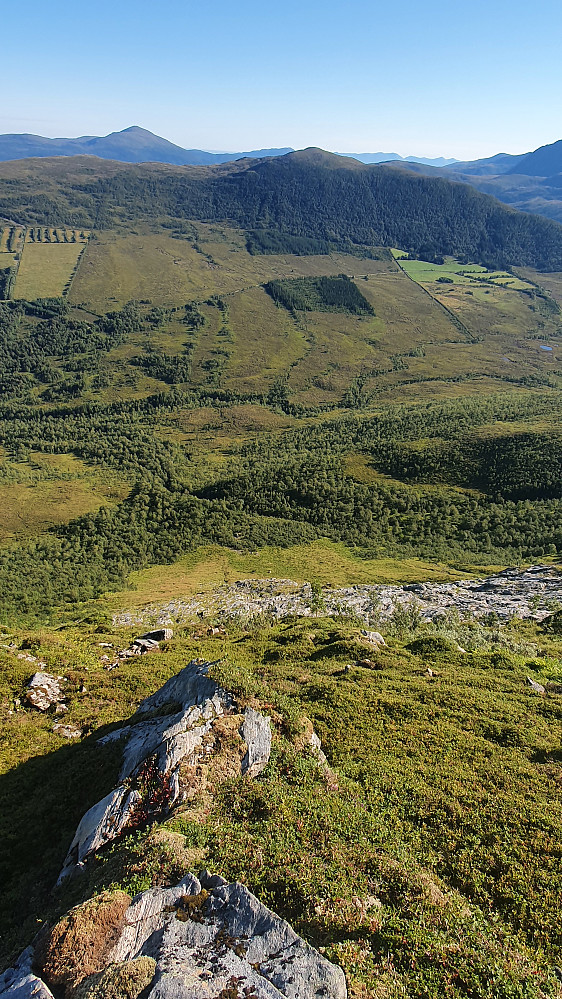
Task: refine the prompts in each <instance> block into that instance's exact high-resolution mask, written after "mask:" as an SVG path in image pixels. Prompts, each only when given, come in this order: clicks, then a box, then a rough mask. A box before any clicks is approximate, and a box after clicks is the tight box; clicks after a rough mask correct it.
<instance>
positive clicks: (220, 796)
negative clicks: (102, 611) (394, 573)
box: [0, 617, 562, 999]
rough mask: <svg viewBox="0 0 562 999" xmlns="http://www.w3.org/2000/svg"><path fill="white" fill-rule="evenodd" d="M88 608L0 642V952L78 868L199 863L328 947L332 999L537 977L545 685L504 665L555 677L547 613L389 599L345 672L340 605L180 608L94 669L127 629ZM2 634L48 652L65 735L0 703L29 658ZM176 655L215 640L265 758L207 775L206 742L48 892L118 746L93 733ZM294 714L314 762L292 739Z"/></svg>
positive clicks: (452, 991) (551, 730) (543, 943)
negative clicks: (336, 994)
mask: <svg viewBox="0 0 562 999" xmlns="http://www.w3.org/2000/svg"><path fill="white" fill-rule="evenodd" d="M98 620H100V621H101V623H98V625H97V627H96V628H95V630H94V629H93V627H92V626H88V625H82V626H81V627H80V628H77V627H76V626H74V627H68V628H66V629H64V630H62V631H61V630H58V631H53V630H49V629H42V630H39V631H32V632H29V631H27V632H26V631H15V632H14V631H10V632H7V633H6V634H5V638H4V642H5V644H4V646H3V648H2V649H0V659H1V660H2V680H1V690H0V694H1V702H2V716H1V719H0V724H1V727H2V730H3V734H4V739H3V741H2V752H1V757H0V760H1V762H0V802H1V803H2V808H1V809H0V815H1V816H2V819H1V820H0V827H1V835H2V841H3V843H4V850H3V851H2V854H1V859H0V872H1V879H0V885H1V887H0V914H1V917H2V925H3V936H2V948H3V950H2V953H3V959H4V960H6V959H9V957H10V955H12V954H14V953H15V952H16V951H17V949H18V947H21V946H22V945H23V944H25V943H26V942H27V941H28V939H29V938H30V937H31V936H32V935H33V934H34V933H35V932H36V930H37V928H39V927H40V926H41V925H42V924H43V922H45V921H50V920H51V919H53V918H55V917H56V915H57V914H58V913H60V912H62V911H64V910H65V909H66V908H68V906H69V905H71V904H75V903H76V902H78V901H80V900H81V899H82V898H86V897H88V896H89V895H90V894H91V892H92V891H99V890H100V889H103V888H105V887H108V886H110V887H117V886H119V887H121V888H123V889H124V890H126V891H129V892H131V893H132V894H134V893H136V892H137V891H140V890H143V889H145V888H148V887H151V886H153V885H157V884H167V883H173V882H174V881H176V880H177V879H178V878H179V877H181V875H182V874H183V873H184V872H185V871H186V870H189V869H191V870H197V869H198V867H200V866H206V867H208V868H210V869H211V870H212V871H217V872H219V871H220V873H221V874H223V875H224V876H225V877H227V878H238V879H240V880H242V881H243V882H244V883H245V884H246V885H248V887H249V888H250V889H251V890H252V891H254V892H255V893H256V894H257V895H258V896H259V897H260V898H261V899H262V900H263V901H264V902H266V904H268V905H270V906H271V907H273V908H274V909H275V910H276V911H277V912H279V913H280V914H281V915H282V916H285V917H286V918H287V919H289V920H290V921H291V922H292V923H293V925H294V926H295V928H296V929H297V930H298V932H300V933H302V934H303V935H304V936H305V938H306V939H307V940H309V941H310V942H311V943H312V944H314V945H315V946H317V947H320V948H322V950H323V952H324V953H325V954H326V956H328V957H329V958H330V959H331V960H333V961H336V962H337V963H339V964H340V965H341V966H342V967H343V968H344V970H345V973H346V977H347V981H348V988H349V995H350V997H351V999H380V997H381V996H386V997H390V999H392V997H396V999H397V997H405V996H412V997H420V999H436V997H437V996H441V995H446V996H451V997H453V999H490V997H493V999H513V997H521V999H544V997H552V999H554V997H559V996H560V983H559V982H558V981H557V978H556V975H555V974H554V972H553V970H552V968H553V964H555V963H556V962H557V960H558V956H557V955H558V953H559V947H560V935H561V932H562V930H561V927H560V923H559V919H558V913H559V911H560V897H561V893H562V882H561V879H560V866H559V863H558V850H559V843H560V837H561V835H562V801H561V799H560V787H559V776H560V774H559V771H560V752H559V747H560V739H561V737H562V729H561V721H560V709H559V704H558V700H559V697H558V699H557V696H556V695H554V694H550V695H546V696H545V697H543V698H541V697H537V695H535V694H534V693H533V692H532V691H531V690H530V689H529V687H528V685H527V683H526V679H525V676H526V674H527V673H528V672H529V671H531V672H532V674H533V676H534V677H535V678H536V679H538V680H539V681H541V682H543V683H545V682H547V681H548V680H551V681H552V680H554V681H559V680H560V678H561V677H562V661H561V656H562V644H561V642H560V636H557V635H555V634H550V633H549V632H548V631H547V630H545V629H544V628H541V627H540V626H537V625H535V624H526V625H522V624H519V625H517V624H514V625H512V626H510V627H505V628H504V629H502V630H501V632H500V631H499V630H498V629H497V627H496V629H495V630H494V629H490V628H488V629H486V628H485V627H481V626H476V625H475V624H472V625H469V626H468V628H465V629H464V631H463V629H462V627H461V625H460V623H459V622H455V621H454V620H452V619H449V620H444V621H442V622H441V623H440V625H438V626H437V627H435V626H427V625H426V626H420V625H419V624H416V623H415V622H414V621H412V622H410V623H409V624H408V623H407V622H405V621H398V620H396V621H391V622H389V623H387V625H386V627H385V628H384V632H385V637H386V641H387V647H386V648H384V649H381V650H379V651H377V652H376V653H373V652H372V650H370V651H369V653H368V655H369V657H370V658H371V660H372V659H373V658H374V659H375V660H376V662H375V664H374V665H373V667H372V668H368V667H364V666H359V665H356V666H353V667H352V668H351V669H350V670H347V671H346V670H345V669H344V667H345V666H346V664H347V663H349V662H350V661H351V662H352V663H353V661H354V660H360V659H362V658H363V657H364V656H365V654H366V651H365V645H364V640H363V639H362V638H361V636H360V632H359V630H358V628H357V626H355V625H354V624H353V622H350V621H348V620H345V619H343V618H342V619H339V620H333V619H332V620H324V619H322V618H321V617H317V618H313V619H309V620H306V621H301V622H296V623H293V622H283V623H280V624H273V625H267V624H265V623H264V622H260V624H259V627H257V628H251V627H250V628H245V629H244V630H241V631H239V630H237V629H236V628H231V629H229V631H228V633H227V634H224V633H222V634H220V635H218V636H216V637H207V636H206V634H205V629H204V628H203V629H201V625H200V624H199V625H195V626H191V627H187V628H185V629H184V630H183V631H181V633H179V634H177V635H176V636H175V637H174V639H173V640H172V641H171V642H169V643H167V644H166V646H165V647H164V649H163V651H162V652H161V653H160V654H158V655H157V654H149V655H146V656H143V657H140V658H137V659H133V660H128V661H127V662H125V663H123V664H122V665H121V666H119V668H118V669H117V670H114V671H112V672H107V671H106V669H105V668H104V661H103V659H102V653H104V651H105V650H104V648H102V647H101V646H100V643H102V642H109V643H111V644H112V645H114V646H115V647H117V648H122V647H124V646H125V645H126V644H127V642H128V641H130V638H131V636H132V634H133V632H132V631H131V629H121V630H116V629H112V628H111V627H110V626H108V624H107V623H106V624H105V625H104V624H103V620H102V619H98ZM461 639H462V642H463V643H464V646H465V647H466V646H468V647H469V649H470V650H471V651H467V652H461V651H459V650H458V643H459V640H461ZM8 646H9V647H8ZM19 649H22V650H23V653H24V655H28V656H29V655H35V656H36V657H40V658H41V660H42V661H44V662H46V663H47V666H48V667H49V668H51V669H54V670H55V672H56V671H59V670H60V671H62V672H63V673H64V677H65V679H64V686H65V694H66V697H67V704H68V708H69V710H68V713H67V715H66V716H65V721H68V722H70V723H71V724H75V725H77V726H78V727H80V728H81V729H82V731H83V733H84V735H83V737H82V739H81V740H79V741H78V742H77V743H73V744H68V743H65V742H64V740H63V739H61V738H60V736H59V735H57V734H56V733H55V732H53V731H52V719H51V718H50V717H49V716H48V715H47V716H45V715H39V714H38V713H33V712H31V711H29V710H27V709H26V708H25V707H22V706H20V705H19V704H18V700H17V699H20V698H21V694H22V689H23V685H24V684H25V681H26V678H27V676H28V675H29V672H30V670H32V669H33V666H32V665H31V664H30V663H29V662H27V661H25V658H23V657H21V658H18V650H19ZM539 649H540V653H541V658H540V659H538V658H537V651H538V650H539ZM195 657H203V658H205V659H210V660H213V661H215V660H220V662H218V663H217V665H216V666H215V667H214V671H215V675H216V677H217V679H219V680H220V682H221V683H223V684H225V685H226V686H227V687H228V688H229V689H232V690H234V691H235V693H236V694H237V697H238V699H239V703H242V704H245V703H248V701H249V702H250V703H252V704H254V705H258V706H262V709H263V710H264V711H266V712H267V713H268V714H269V715H270V716H271V717H272V719H273V728H274V746H273V753H272V758H271V762H270V764H269V765H268V767H267V769H266V771H265V772H264V774H263V775H262V776H261V777H260V778H259V779H258V780H257V781H254V782H253V781H249V780H240V779H239V778H230V779H228V778H227V779H226V780H225V777H224V774H222V775H221V774H220V771H218V772H217V773H216V774H215V773H214V771H213V758H212V757H211V761H210V766H209V770H208V780H207V787H206V790H205V793H204V795H203V797H201V798H199V797H197V796H196V797H195V798H193V799H190V800H188V801H187V802H185V803H184V804H183V805H180V806H179V808H178V809H176V810H175V811H174V812H173V814H172V815H171V816H170V817H168V819H167V820H163V822H162V823H161V825H160V826H159V827H158V828H157V829H156V830H154V829H153V830H152V831H144V832H143V831H141V832H136V833H134V834H132V835H130V836H125V837H123V838H122V839H121V840H120V841H119V842H118V843H117V844H116V845H115V846H113V847H112V848H110V849H108V850H105V851H102V852H101V853H100V854H99V855H98V857H97V859H96V860H95V861H92V862H90V863H89V864H88V866H87V868H86V872H85V873H84V874H82V875H81V877H79V878H76V879H74V880H72V881H71V882H70V883H67V884H66V885H65V887H64V888H63V890H62V891H58V892H56V893H55V894H54V895H53V894H52V885H53V883H54V881H55V879H56V876H57V873H58V870H59V869H60V865H61V863H62V860H63V857H64V855H65V851H66V849H67V846H68V843H69V842H70V840H71V838H72V835H73V831H74V828H75V826H76V824H77V821H78V820H79V818H80V816H81V815H82V813H83V811H84V810H85V809H86V808H87V807H89V805H91V804H93V803H94V802H95V801H96V800H98V798H99V797H101V796H102V795H103V794H104V793H106V790H107V788H108V787H110V786H111V785H112V782H113V781H114V780H115V776H116V774H117V770H118V765H119V761H118V753H116V752H115V749H110V748H109V747H108V749H106V750H104V751H101V750H100V749H99V747H97V746H96V739H97V738H99V736H100V735H101V734H103V733H105V732H107V731H108V727H109V726H111V725H113V724H115V723H118V722H120V721H121V720H122V719H127V718H128V717H129V716H130V715H131V714H132V713H133V712H134V710H135V707H136V705H137V704H138V702H139V701H140V700H141V699H142V698H143V697H145V696H147V695H148V694H150V693H152V692H153V691H154V690H156V689H157V688H158V687H159V686H160V685H161V684H162V683H163V682H164V681H165V679H166V678H167V677H169V676H171V675H173V674H174V673H176V672H177V671H178V670H179V669H181V668H182V666H184V665H185V664H186V663H187V662H188V661H189V660H190V659H192V658H195ZM428 666H430V667H431V674H430V672H429V671H428ZM14 705H15V707H14ZM306 719H310V720H311V721H312V723H313V724H314V727H315V729H316V731H317V732H318V734H319V735H320V736H321V738H322V744H323V748H324V750H325V752H326V754H327V757H328V763H329V767H330V769H329V770H327V771H325V770H323V769H322V768H321V767H319V766H318V763H317V762H316V761H315V759H314V757H313V756H312V755H310V754H309V753H307V752H306V751H303V749H302V745H303V743H302V732H303V727H304V726H306V725H307V724H310V722H307V721H306ZM299 747H300V748H299ZM23 792H25V793H23ZM8 857H9V860H8ZM16 914H17V916H16Z"/></svg>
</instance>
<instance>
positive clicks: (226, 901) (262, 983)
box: [0, 874, 347, 999]
mask: <svg viewBox="0 0 562 999" xmlns="http://www.w3.org/2000/svg"><path fill="white" fill-rule="evenodd" d="M204 880H205V883H207V884H210V883H211V882H212V881H213V880H218V881H222V879H221V878H215V879H212V878H209V879H204ZM87 904H88V903H86V905H87ZM80 908H81V907H78V910H73V912H77V911H79V909H80ZM51 932H52V934H53V935H54V936H56V933H57V927H55V928H54V930H53V931H51ZM139 958H145V959H146V958H149V959H152V961H153V962H154V964H153V965H151V963H150V962H149V961H146V960H145V965H146V966H148V967H149V968H150V969H151V973H152V971H153V977H152V979H151V981H150V982H149V983H148V986H147V987H146V989H145V990H143V993H142V994H143V996H146V999H215V997H217V996H219V995H225V996H226V995H238V996H241V997H242V996H243V997H249V999H283V997H285V999H346V997H347V988H346V984H345V977H344V974H343V971H342V970H341V968H338V967H336V966H335V965H333V964H331V963H330V962H329V961H328V960H326V958H324V957H322V955H321V954H319V953H318V951H316V950H315V949H314V948H313V947H311V946H310V945H309V944H307V943H306V942H305V941H304V940H303V939H302V938H301V937H299V936H298V934H297V933H295V931H294V930H293V928H292V927H291V926H290V925H289V923H287V922H285V920H284V919H281V918H280V917H279V916H277V915H276V914H275V913H274V912H272V911H271V909H268V908H267V906H265V905H263V904H262V903H261V902H260V901H259V900H258V899H257V898H256V897H255V895H252V893H251V892H249V891H248V889H247V888H245V887H244V885H242V884H240V883H239V882H233V883H231V884H226V883H224V884H219V885H218V886H217V887H214V888H211V889H210V890H207V889H205V888H203V887H202V885H201V882H200V881H199V880H198V879H197V878H196V877H195V876H194V875H193V874H187V875H186V876H185V877H184V878H183V880H182V881H180V882H179V884H178V885H176V886H175V887H173V888H153V889H150V890H149V891H145V892H142V893H141V894H140V895H137V896H136V897H135V898H134V899H133V900H132V902H131V904H130V905H129V906H128V908H127V909H126V911H125V913H124V918H123V923H122V927H121V930H120V935H119V938H118V940H117V941H116V943H115V945H114V946H113V948H112V949H111V950H110V951H109V953H107V954H104V955H103V959H102V960H101V961H100V967H99V968H98V969H97V971H98V973H99V972H103V970H104V968H108V967H109V968H112V967H114V968H118V969H119V971H120V972H122V973H123V972H126V970H127V967H131V968H132V967H133V962H137V963H138V961H139ZM35 961H36V963H37V964H38V965H39V966H38V967H36V969H35V972H33V971H32V970H31V969H32V967H33V966H34V953H33V951H32V949H31V948H28V949H27V951H25V952H24V954H23V955H22V958H20V961H19V962H18V965H17V966H16V967H15V968H12V969H10V970H9V971H8V972H6V973H5V975H4V976H2V978H1V979H0V995H2V996H4V995H6V997H7V999H8V997H10V999H12V997H15V996H17V997H18V999H27V997H28V996H29V997H31V996H37V997H39V999H52V995H51V992H50V990H49V988H48V985H47V984H46V983H45V982H44V981H43V980H42V979H41V978H40V977H37V976H38V975H41V974H44V973H45V972H44V971H43V970H42V968H41V954H40V953H38V954H37V955H35ZM46 969H47V966H46ZM31 979H32V980H33V988H36V991H35V992H33V991H29V989H28V990H27V991H19V992H18V991H17V990H18V989H22V988H23V989H24V990H25V989H27V988H28V987H27V984H26V982H27V981H28V980H31ZM4 981H6V983H7V986H8V987H7V989H6V988H4V987H3V986H4ZM72 991H74V990H72Z"/></svg>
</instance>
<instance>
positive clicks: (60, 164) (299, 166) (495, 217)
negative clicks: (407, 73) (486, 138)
mask: <svg viewBox="0 0 562 999" xmlns="http://www.w3.org/2000/svg"><path fill="white" fill-rule="evenodd" d="M418 169H419V170H421V169H423V168H419V167H418ZM0 213H1V214H2V215H3V216H4V217H6V218H15V219H16V221H21V222H24V223H32V224H33V223H37V224H44V225H50V226H60V225H65V224H72V225H75V226H88V227H93V228H97V229H103V228H108V227H111V226H112V225H114V224H115V223H116V222H119V221H121V222H124V221H129V222H130V221H133V220H135V219H137V220H138V219H144V220H157V219H162V218H164V217H167V218H170V219H198V220H200V221H221V222H224V221H228V220H230V221H232V222H234V223H236V224H237V225H239V226H241V227H243V228H244V229H256V228H263V229H270V230H277V231H279V232H284V233H289V234H291V235H293V236H305V237H312V238H315V239H320V240H328V241H330V242H332V243H333V244H334V245H336V244H337V245H338V246H339V247H340V248H346V247H347V248H349V247H353V246H354V245H357V244H359V245H379V246H380V245H382V246H399V247H402V248H405V249H410V250H413V251H415V252H419V251H420V250H421V251H424V252H433V253H464V254H469V255H471V256H472V257H473V258H474V259H478V260H481V261H484V262H485V261H488V262H491V263H494V264H497V265H498V266H506V265H526V266H532V267H537V268H538V269H540V270H558V269H562V228H561V227H560V226H558V225H556V224H554V223H553V222H550V221H547V220H545V219H541V218H539V217H537V216H533V215H525V214H522V213H519V212H514V211H512V210H510V209H509V208H506V207H504V206H503V205H501V204H500V203H499V202H498V201H496V200H494V199H493V198H490V197H487V196H485V195H482V194H480V193H478V192H476V191H474V189H473V188H471V187H469V186H468V185H463V184H458V183H452V182H451V181H450V180H447V179H444V178H443V177H441V176H439V177H436V176H432V177H425V176H421V175H419V174H417V175H413V173H412V172H411V171H409V170H408V168H407V165H405V164H401V165H400V167H395V166H393V165H392V164H391V165H389V166H379V165H365V164H361V163H359V162H357V160H353V159H349V158H347V157H341V156H336V155H334V154H333V153H327V152H325V151H323V150H320V149H314V148H313V149H308V150H302V151H299V152H295V153H289V154H287V155H286V156H281V157H266V158H264V159H260V160H250V159H246V160H242V161H238V162H237V163H230V164H223V165H220V166H217V167H173V166H167V165H163V164H158V165H152V164H150V165H146V164H144V165H130V166H124V165H122V164H118V163H115V162H111V161H101V162H97V161H96V162H93V161H92V160H90V159H83V158H82V159H81V158H79V157H77V158H69V159H65V158H60V159H48V160H44V161H40V160H24V161H18V162H12V163H5V164H3V165H2V166H1V167H0Z"/></svg>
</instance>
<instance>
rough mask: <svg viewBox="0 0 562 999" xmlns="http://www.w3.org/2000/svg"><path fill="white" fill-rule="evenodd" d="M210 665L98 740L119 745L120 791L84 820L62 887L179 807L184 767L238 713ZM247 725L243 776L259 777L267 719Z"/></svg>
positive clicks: (250, 713) (247, 714)
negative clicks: (102, 852) (117, 842)
mask: <svg viewBox="0 0 562 999" xmlns="http://www.w3.org/2000/svg"><path fill="white" fill-rule="evenodd" d="M211 665H212V663H210V662H206V661H201V660H196V661H194V662H191V663H189V664H188V665H187V666H186V667H185V669H183V670H181V672H180V673H178V674H177V675H176V676H174V677H172V678H171V679H170V680H168V682H167V683H165V684H164V686H163V687H161V689H160V690H158V691H157V692H156V693H155V694H153V695H152V697H148V698H147V699H146V700H145V701H143V702H142V704H141V705H140V706H139V708H138V710H137V712H136V714H135V715H134V716H133V718H132V719H131V722H130V724H128V725H124V726H122V727H121V728H118V729H116V730H115V731H113V732H111V733H110V734H109V735H106V736H104V737H103V738H102V739H100V740H99V743H100V745H106V744H107V743H109V742H114V741H116V740H119V741H120V742H121V745H122V753H123V762H122V766H121V771H120V774H119V783H118V785H117V787H115V788H114V789H113V790H112V791H110V792H109V794H107V795H106V796H105V798H102V800H101V801H99V802H98V803H97V804H96V805H93V806H92V808H90V809H89V810H88V811H87V812H86V814H85V815H84V816H83V818H82V820H81V822H80V823H79V825H78V828H77V830H76V833H75V836H74V839H73V841H72V843H71V845H70V848H69V850H68V854H67V856H66V859H65V862H64V865H63V868H62V871H61V873H60V876H59V882H60V881H62V880H63V879H64V878H65V877H67V875H69V874H71V873H72V872H73V871H75V870H77V869H79V868H80V867H81V866H83V864H84V862H85V861H86V860H87V858H88V857H89V856H90V854H92V853H95V851H96V850H99V849H100V847H102V846H104V845H105V844H106V843H109V842H110V841H111V840H114V839H115V838H116V837H118V836H120V835H121V833H123V832H124V831H125V830H126V829H130V828H136V827H139V826H144V825H146V824H147V823H148V822H150V821H151V820H153V819H155V818H157V817H160V816H161V815H162V814H165V813H166V812H167V811H169V809H170V808H171V807H172V805H173V804H174V803H175V802H176V801H177V800H178V798H179V797H180V795H181V767H182V765H183V764H185V763H193V762H195V761H196V760H197V758H198V756H199V754H203V753H204V752H205V748H206V747H207V740H208V739H209V738H211V737H212V731H213V726H214V725H215V724H216V722H217V720H218V719H219V718H222V717H223V716H224V715H230V714H236V713H238V708H237V707H236V704H235V702H234V698H233V697H232V696H231V695H230V694H229V693H228V692H227V691H225V690H223V689H222V688H221V687H219V685H218V684H217V683H215V681H214V680H213V679H211V677H210V676H209V668H210V666H211ZM241 720H242V724H241V727H240V733H239V736H240V746H241V750H242V749H243V746H242V741H243V743H245V746H246V753H245V755H244V757H243V759H242V762H241V768H240V770H239V772H240V773H242V774H247V775H248V776H249V777H255V776H257V774H259V773H261V771H262V770H263V769H264V767H265V766H266V765H267V762H268V760H269V754H270V751H271V728H270V724H269V719H268V718H267V717H266V716H264V715H262V714H260V712H258V711H255V710H254V709H253V708H246V710H245V711H244V712H243V717H242V718H241ZM240 755H242V752H241V754H240Z"/></svg>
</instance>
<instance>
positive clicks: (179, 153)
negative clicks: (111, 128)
mask: <svg viewBox="0 0 562 999" xmlns="http://www.w3.org/2000/svg"><path fill="white" fill-rule="evenodd" d="M293 152H294V149H292V147H291V146H283V147H281V148H279V149H252V150H250V151H249V152H248V151H247V152H242V153H210V152H207V151H206V150H204V149H184V148H183V147H182V146H176V145H175V143H173V142H169V141H168V139H162V138H161V137H160V136H159V135H154V133H153V132H149V131H148V130H147V129H146V128H140V127H139V126H138V125H131V127H130V128H124V129H123V131H121V132H111V133H110V134H109V135H104V136H98V135H81V136H80V137H79V138H77V139H46V138H45V137H44V136H42V135H29V134H23V135H17V134H14V135H0V161H4V162H6V161H7V160H23V159H28V158H36V157H42V156H83V155H88V156H99V157H100V158H101V159H104V160H118V161H121V162H122V163H171V164H173V165H175V166H212V165H213V164H218V163H230V162H232V161H233V160H240V159H263V157H265V156H284V155H285V153H293ZM340 155H343V156H349V157H351V158H352V159H356V160H359V161H360V162H361V163H384V162H387V161H390V160H400V161H404V162H412V163H424V164H426V165H428V166H434V167H442V166H448V165H449V164H452V163H455V162H456V160H454V159H445V158H444V157H443V156H439V157H438V158H437V159H426V158H424V157H423V156H422V157H417V156H406V157H403V156H400V155H399V154H398V153H341V154H340Z"/></svg>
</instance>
